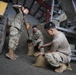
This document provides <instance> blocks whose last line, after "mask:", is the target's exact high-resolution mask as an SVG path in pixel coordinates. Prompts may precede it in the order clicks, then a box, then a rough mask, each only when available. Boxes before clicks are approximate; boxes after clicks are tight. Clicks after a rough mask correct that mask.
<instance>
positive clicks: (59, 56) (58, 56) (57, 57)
mask: <svg viewBox="0 0 76 75" xmlns="http://www.w3.org/2000/svg"><path fill="white" fill-rule="evenodd" d="M45 58H46V59H47V61H48V63H49V64H51V65H52V66H55V67H58V66H60V63H64V64H66V63H68V62H70V60H71V57H70V56H68V55H65V54H63V53H60V52H52V53H46V54H45Z"/></svg>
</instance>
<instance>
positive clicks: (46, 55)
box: [45, 53, 53, 61]
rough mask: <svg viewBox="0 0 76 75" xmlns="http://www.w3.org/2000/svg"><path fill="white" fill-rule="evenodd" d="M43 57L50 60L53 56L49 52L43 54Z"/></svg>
mask: <svg viewBox="0 0 76 75" xmlns="http://www.w3.org/2000/svg"><path fill="white" fill-rule="evenodd" d="M45 58H46V59H47V60H48V61H50V60H52V59H53V56H52V54H51V53H47V54H45Z"/></svg>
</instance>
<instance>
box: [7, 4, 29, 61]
mask: <svg viewBox="0 0 76 75" xmlns="http://www.w3.org/2000/svg"><path fill="white" fill-rule="evenodd" d="M13 7H14V8H16V11H17V15H16V16H15V18H14V19H13V21H12V23H11V27H10V34H9V52H8V53H7V54H6V56H7V57H8V58H10V59H11V60H16V57H17V55H16V54H15V52H14V51H15V49H16V48H17V46H18V43H19V39H20V36H21V27H22V25H23V20H25V19H24V15H27V14H28V13H29V10H28V8H24V7H23V6H21V5H14V6H13ZM24 22H25V21H24Z"/></svg>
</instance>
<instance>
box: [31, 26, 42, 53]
mask: <svg viewBox="0 0 76 75" xmlns="http://www.w3.org/2000/svg"><path fill="white" fill-rule="evenodd" d="M32 28H33V42H34V46H38V47H39V46H41V45H43V44H44V37H43V35H42V32H41V31H40V30H39V29H38V28H37V26H36V25H34V26H33V27H32ZM39 50H40V52H41V53H43V52H44V48H41V49H39Z"/></svg>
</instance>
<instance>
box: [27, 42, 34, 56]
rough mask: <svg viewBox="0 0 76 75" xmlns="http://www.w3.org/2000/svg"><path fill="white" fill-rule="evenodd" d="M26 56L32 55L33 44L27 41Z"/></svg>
mask: <svg viewBox="0 0 76 75" xmlns="http://www.w3.org/2000/svg"><path fill="white" fill-rule="evenodd" d="M27 55H28V56H33V55H34V45H33V43H28V54H27Z"/></svg>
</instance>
